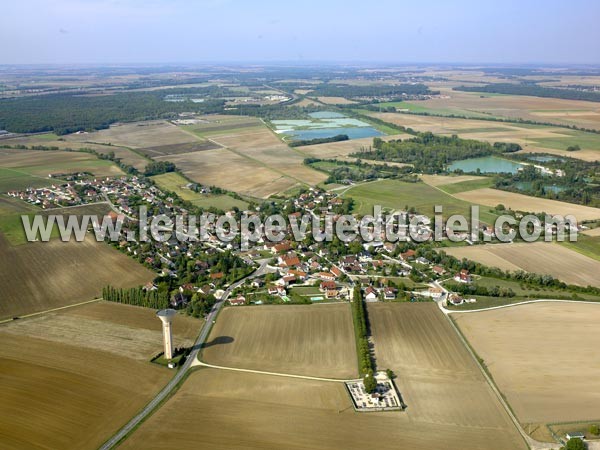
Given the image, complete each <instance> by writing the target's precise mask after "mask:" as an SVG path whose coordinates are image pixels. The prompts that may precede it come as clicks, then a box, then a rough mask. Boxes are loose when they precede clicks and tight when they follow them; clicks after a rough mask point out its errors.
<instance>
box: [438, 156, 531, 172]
mask: <svg viewBox="0 0 600 450" xmlns="http://www.w3.org/2000/svg"><path fill="white" fill-rule="evenodd" d="M519 167H521V164H519V163H516V162H513V161H509V160H507V159H502V158H498V157H496V156H483V157H481V158H469V159H462V160H460V161H454V162H453V163H452V164H450V165H449V166H448V170H449V171H451V172H452V171H455V170H458V169H460V170H462V171H463V172H477V169H479V170H480V172H481V173H517V171H518V169H519Z"/></svg>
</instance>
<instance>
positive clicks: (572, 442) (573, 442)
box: [562, 438, 587, 450]
mask: <svg viewBox="0 0 600 450" xmlns="http://www.w3.org/2000/svg"><path fill="white" fill-rule="evenodd" d="M586 448H587V446H586V445H585V443H584V442H583V441H582V440H581V439H579V438H573V439H569V441H568V442H567V444H566V445H565V446H564V447H562V450H585V449H586Z"/></svg>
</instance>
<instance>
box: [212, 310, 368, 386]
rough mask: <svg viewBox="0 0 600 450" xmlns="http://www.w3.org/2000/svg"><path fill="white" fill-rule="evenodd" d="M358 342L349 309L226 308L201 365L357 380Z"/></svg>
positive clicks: (215, 327)
mask: <svg viewBox="0 0 600 450" xmlns="http://www.w3.org/2000/svg"><path fill="white" fill-rule="evenodd" d="M230 339H232V340H231V342H229V340H230ZM354 341H355V339H354V329H353V326H352V317H351V311H350V307H349V306H348V304H331V305H327V304H325V305H306V306H304V305H296V306H293V305H289V306H260V307H243V308H227V309H225V310H224V311H223V312H222V313H221V315H220V316H219V319H218V320H217V324H216V325H215V326H214V328H213V329H212V331H211V334H210V336H209V338H208V341H207V343H208V345H207V346H206V348H205V349H204V350H203V352H202V359H203V361H205V362H207V363H209V364H215V365H220V366H229V367H236V368H244V369H254V370H262V371H267V372H281V373H288V374H297V375H310V376H316V377H333V378H351V377H355V376H357V375H358V373H357V370H358V368H357V362H356V349H355V343H354ZM211 342H214V345H211Z"/></svg>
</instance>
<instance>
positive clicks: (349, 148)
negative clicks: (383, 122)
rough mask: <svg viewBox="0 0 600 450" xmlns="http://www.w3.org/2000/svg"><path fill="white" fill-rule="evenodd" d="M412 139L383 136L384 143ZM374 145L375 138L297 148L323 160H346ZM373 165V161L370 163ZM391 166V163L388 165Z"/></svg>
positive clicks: (405, 135) (400, 136)
mask: <svg viewBox="0 0 600 450" xmlns="http://www.w3.org/2000/svg"><path fill="white" fill-rule="evenodd" d="M408 137H410V135H408V134H394V135H389V136H381V137H380V139H382V140H384V141H386V142H387V141H391V140H396V139H406V138H408ZM372 145H373V138H360V139H349V140H347V141H339V142H326V143H323V144H314V145H304V146H301V147H296V149H297V150H299V151H301V152H302V153H303V154H305V155H308V156H312V157H314V158H321V159H345V157H347V156H348V155H350V154H351V153H356V152H360V151H361V150H362V149H364V148H368V147H370V146H372ZM368 163H369V164H373V161H368ZM388 164H389V163H388Z"/></svg>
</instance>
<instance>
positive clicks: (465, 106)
mask: <svg viewBox="0 0 600 450" xmlns="http://www.w3.org/2000/svg"><path fill="white" fill-rule="evenodd" d="M440 90H441V91H442V92H443V93H444V94H446V95H447V96H448V97H449V98H446V97H442V98H434V99H430V100H425V101H420V102H417V103H416V104H417V105H419V106H421V107H423V108H425V109H426V110H432V111H436V110H439V109H443V110H447V111H450V112H453V113H455V114H457V115H462V114H463V113H464V111H467V112H475V113H480V114H485V115H491V116H494V117H507V118H512V119H514V118H521V119H527V120H534V121H538V122H551V123H559V124H566V125H573V124H574V125H578V126H582V127H584V128H595V129H599V128H600V106H599V105H598V103H596V102H588V101H580V100H565V99H560V98H540V97H531V96H527V95H490V94H488V93H478V92H462V91H454V90H452V89H450V88H447V87H441V88H440Z"/></svg>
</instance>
